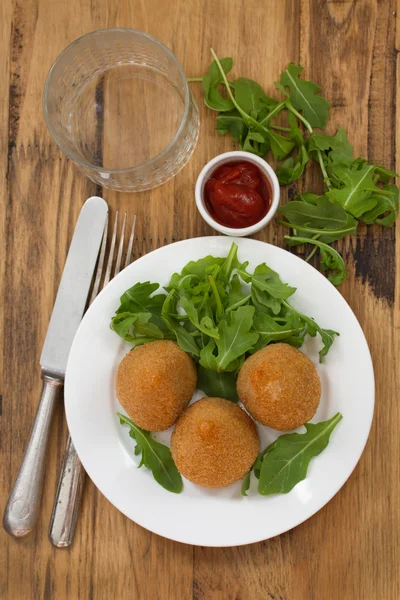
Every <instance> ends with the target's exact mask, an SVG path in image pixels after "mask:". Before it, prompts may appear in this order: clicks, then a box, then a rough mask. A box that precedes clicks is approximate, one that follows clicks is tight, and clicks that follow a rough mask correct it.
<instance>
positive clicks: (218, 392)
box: [197, 365, 239, 402]
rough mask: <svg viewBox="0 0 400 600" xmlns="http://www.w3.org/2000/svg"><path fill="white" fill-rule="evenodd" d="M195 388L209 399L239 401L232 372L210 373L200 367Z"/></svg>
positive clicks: (234, 376)
mask: <svg viewBox="0 0 400 600" xmlns="http://www.w3.org/2000/svg"><path fill="white" fill-rule="evenodd" d="M197 387H198V389H199V390H202V391H203V392H204V393H205V394H207V396H209V397H211V398H213V397H216V398H225V399H226V400H230V401H231V402H238V400H239V396H238V395H237V391H236V375H235V373H232V372H230V373H225V372H217V371H210V370H209V369H206V368H204V367H203V366H202V365H200V366H199V374H198V380H197Z"/></svg>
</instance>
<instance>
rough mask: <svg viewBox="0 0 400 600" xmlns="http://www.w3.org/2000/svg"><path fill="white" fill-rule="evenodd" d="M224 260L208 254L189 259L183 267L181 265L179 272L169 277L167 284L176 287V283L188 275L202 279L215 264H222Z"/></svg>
mask: <svg viewBox="0 0 400 600" xmlns="http://www.w3.org/2000/svg"><path fill="white" fill-rule="evenodd" d="M224 261H225V259H224V258H219V257H216V256H210V255H208V256H205V257H204V258H200V259H199V260H196V261H190V262H188V264H187V265H186V266H185V267H183V269H182V271H181V273H180V274H177V273H174V275H173V276H172V277H171V280H170V283H169V285H170V286H171V287H176V285H177V283H179V282H180V281H181V280H182V279H183V278H184V277H186V276H188V275H189V276H190V275H191V276H195V277H197V278H198V279H204V278H205V276H206V275H209V274H210V272H211V271H210V270H212V269H214V268H215V266H216V265H217V266H218V265H222V264H223V263H224Z"/></svg>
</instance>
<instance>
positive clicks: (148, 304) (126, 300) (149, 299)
mask: <svg viewBox="0 0 400 600" xmlns="http://www.w3.org/2000/svg"><path fill="white" fill-rule="evenodd" d="M159 287H160V285H159V284H158V283H150V282H149V281H146V282H145V283H136V284H135V285H134V286H133V287H131V288H129V289H128V290H127V291H126V292H125V293H124V294H122V296H121V298H120V302H121V304H120V306H119V308H118V310H117V311H116V314H119V313H127V312H129V313H151V322H152V323H154V325H157V327H158V328H159V329H161V331H164V332H166V331H167V328H166V327H165V324H164V322H163V321H162V319H161V308H162V305H163V304H164V300H165V298H166V296H165V294H156V295H154V296H152V294H153V292H155V291H156V290H157V289H158V288H159Z"/></svg>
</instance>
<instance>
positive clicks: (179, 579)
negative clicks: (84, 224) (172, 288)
mask: <svg viewBox="0 0 400 600" xmlns="http://www.w3.org/2000/svg"><path fill="white" fill-rule="evenodd" d="M399 18H400V7H399V13H398V15H396V2H395V1H394V0H393V1H391V0H380V1H378V0H359V1H357V2H356V1H355V0H353V1H351V0H349V1H347V0H331V1H325V0H246V2H244V1H242V0H203V1H196V0H166V1H164V2H162V1H161V2H160V1H159V0H118V1H117V0H91V1H90V0H66V1H65V2H56V1H52V0H14V1H12V0H2V2H1V3H0V27H1V36H0V56H1V57H2V60H1V63H0V69H1V74H0V86H1V89H0V92H1V93H0V143H1V152H0V160H1V169H0V186H1V204H0V206H1V208H0V210H1V216H2V218H1V232H2V233H1V238H2V240H3V241H4V246H5V249H6V254H5V255H4V254H2V259H1V261H0V269H1V281H2V285H3V295H2V299H3V302H2V307H3V308H4V310H3V313H2V317H3V326H4V334H3V337H2V344H3V351H2V355H3V358H4V360H3V378H2V382H1V388H0V392H1V394H2V398H3V404H2V416H1V419H0V427H1V438H0V439H1V452H2V458H1V462H0V482H1V506H0V508H1V512H3V508H4V505H5V502H6V498H7V495H8V491H9V489H10V487H11V484H12V482H13V480H14V478H15V476H16V474H17V471H18V467H19V465H20V461H21V457H22V455H23V452H24V448H25V444H26V441H27V439H28V435H29V431H30V427H31V424H32V420H33V417H34V413H35V410H36V406H37V400H38V397H39V393H40V385H41V384H40V369H39V356H40V351H41V347H42V343H43V339H44V336H45V332H46V328H47V324H48V321H49V317H50V314H51V310H52V306H53V301H54V297H55V293H56V290H57V287H58V283H59V280H60V276H61V272H62V269H63V265H64V261H65V257H66V253H67V249H68V246H69V243H70V240H71V236H72V232H73V229H74V225H75V221H76V219H77V216H78V213H79V210H80V207H81V205H82V203H83V201H84V200H85V199H86V198H87V197H88V196H91V195H93V194H94V193H97V194H103V196H104V198H105V199H106V200H107V202H108V204H109V206H110V209H111V211H115V209H117V208H120V209H123V210H125V209H126V210H129V211H132V212H135V213H136V214H137V215H138V223H137V235H136V241H135V247H134V252H135V257H138V256H140V255H142V254H144V253H146V252H149V251H150V250H153V249H154V248H157V247H158V246H160V245H163V244H167V243H170V242H173V241H176V240H180V239H184V238H190V237H193V236H201V235H207V234H210V233H212V232H211V230H210V229H209V228H208V227H207V226H206V225H205V224H204V222H203V221H202V220H201V218H200V216H199V214H198V213H197V211H196V210H195V208H194V200H193V189H194V182H195V179H196V176H197V174H198V172H199V170H200V168H201V167H202V165H203V164H204V163H205V162H206V161H207V160H208V159H210V158H211V157H213V156H214V155H216V154H218V153H220V152H222V151H225V150H229V149H232V142H231V140H230V139H224V138H221V137H219V136H218V135H216V132H215V116H214V114H212V113H211V112H210V111H209V110H208V109H206V108H205V107H204V106H203V104H202V98H201V90H200V87H199V85H198V84H194V86H193V93H194V95H195V97H196V99H197V101H198V104H199V107H200V114H201V120H202V125H201V134H200V140H199V143H198V146H197V148H196V150H195V153H194V155H193V157H192V159H191V161H190V162H189V164H188V165H187V166H186V167H185V168H184V169H183V171H182V172H181V173H179V175H178V176H177V177H176V178H175V179H173V180H172V181H170V182H168V183H167V184H166V185H164V186H162V187H160V188H158V189H155V190H153V191H152V192H145V193H139V194H136V195H129V194H117V193H114V192H110V191H107V190H101V189H96V187H95V185H94V184H92V183H91V182H90V181H88V180H87V179H85V177H83V176H82V175H81V174H80V173H78V172H77V170H76V169H75V167H74V166H73V164H72V163H71V162H70V161H69V160H67V159H66V157H65V156H64V155H63V154H62V153H61V151H60V150H59V149H58V147H57V146H56V145H55V143H54V142H53V140H52V139H51V137H50V135H49V133H48V132H47V129H46V126H45V124H44V121H43V116H42V108H41V94H42V89H43V84H44V80H45V77H46V74H47V72H48V69H49V67H50V65H51V63H52V61H53V60H54V58H55V57H56V56H57V55H58V53H59V52H60V51H61V50H62V49H63V48H64V47H65V46H66V45H67V44H69V43H70V42H71V41H72V40H74V39H75V38H77V37H79V36H80V35H82V34H84V33H86V32H89V31H91V30H94V29H99V28H103V27H114V26H125V27H134V28H138V29H141V30H144V31H147V32H149V33H151V34H153V35H155V36H156V37H157V38H159V39H160V40H162V41H163V42H164V43H165V44H167V45H168V46H169V47H170V48H171V49H172V50H173V52H174V53H175V54H176V56H177V57H178V59H179V60H180V61H181V63H182V64H183V67H184V70H185V72H186V73H187V74H188V75H193V76H194V75H199V74H203V73H204V72H205V70H206V68H207V67H208V65H209V63H210V52H209V48H210V46H213V47H214V48H215V49H216V50H217V52H218V54H219V56H226V55H228V56H233V58H234V60H235V67H234V69H235V70H234V73H235V74H236V75H239V74H240V75H243V76H248V77H252V78H254V79H256V80H257V81H259V82H260V83H261V84H262V85H263V86H264V88H265V90H266V92H267V93H270V94H273V93H274V88H273V84H272V82H273V81H274V80H276V79H277V77H278V75H279V73H280V71H281V70H282V69H283V68H284V67H285V66H286V65H287V63H288V62H289V61H292V60H293V61H295V62H299V63H300V64H302V65H303V66H304V67H305V69H306V71H305V72H306V75H307V77H308V78H309V79H312V80H313V81H317V82H318V83H319V84H320V85H321V86H322V88H323V90H324V95H325V96H326V97H327V98H328V99H330V100H331V102H332V108H331V113H330V114H331V118H330V124H329V129H330V131H331V132H334V131H335V130H336V128H337V127H338V126H344V127H346V128H347V129H348V132H349V136H350V140H351V142H352V143H353V144H354V146H355V150H356V152H358V153H359V154H361V155H363V156H368V157H369V158H370V159H373V160H374V161H377V162H378V163H382V164H385V165H386V166H388V167H391V168H395V166H396V164H395V162H396V161H395V150H396V144H398V143H399V142H400V138H399V135H398V134H396V104H397V106H398V107H400V101H399V100H398V98H397V94H398V90H399V89H400V88H399V86H398V83H397V78H399V77H400V71H399V70H398V69H397V64H398V61H397V52H398V48H399V44H400V38H399V34H398V35H397V38H396V25H397V24H398V23H399ZM396 84H397V87H396ZM396 99H397V102H396ZM397 110H398V111H400V108H398V109H397ZM399 116H400V112H399V113H398V117H399ZM398 131H400V130H398ZM399 169H400V160H398V161H397V170H398V171H399ZM311 185H314V187H315V182H314V178H313V173H310V172H307V174H306V176H305V177H304V178H303V179H302V180H301V181H299V182H298V183H297V184H295V185H291V186H290V187H289V189H288V188H284V189H283V191H282V195H283V199H284V200H286V199H287V198H288V196H290V197H291V196H292V195H293V194H295V193H296V191H297V190H303V189H304V190H305V189H307V188H308V187H309V186H311ZM257 237H258V239H262V240H267V241H270V242H272V243H274V244H277V245H282V239H283V230H282V228H281V227H280V226H278V225H277V224H273V225H271V226H270V227H268V228H267V229H266V230H265V231H263V232H262V233H261V234H259V235H258V236H257ZM398 241H399V240H398ZM4 246H3V249H4ZM340 249H341V251H342V252H343V253H344V257H345V260H346V262H347V264H348V267H349V271H350V276H349V277H348V279H347V280H346V281H345V282H344V283H343V285H342V286H341V288H340V291H341V293H342V294H343V296H344V297H345V298H346V300H347V301H348V302H349V304H350V306H351V307H352V309H353V310H354V312H355V314H356V315H357V317H358V319H359V320H360V322H361V325H362V327H363V329H364V331H365V334H366V336H367V339H368V342H369V345H370V348H371V352H372V357H373V361H374V365H375V374H376V391H377V395H376V412H375V418H374V422H373V426H372V432H371V435H370V438H369V441H368V444H367V448H366V450H365V452H364V454H363V456H362V458H361V460H360V462H359V464H358V466H357V468H356V469H355V471H354V473H353V474H352V476H351V477H350V479H349V481H348V482H347V483H346V485H345V486H344V487H343V489H342V490H341V491H340V492H339V493H338V494H337V495H336V496H335V497H334V498H333V500H332V501H331V502H330V503H329V504H328V505H327V506H326V507H325V508H323V509H322V510H321V511H320V512H319V513H318V514H317V515H315V516H314V517H312V518H311V519H310V520H309V521H307V522H306V523H303V524H302V525H300V526H299V527H297V528H296V529H294V530H293V531H289V532H288V533H286V534H284V535H281V536H279V537H276V538H274V539H271V540H268V541H266V542H262V543H259V544H255V545H251V546H247V547H242V548H228V549H207V548H194V547H190V546H185V545H182V544H178V543H174V542H171V541H168V540H165V539H162V538H160V537H158V536H156V535H153V534H151V533H149V532H148V531H146V530H144V529H142V528H141V527H139V526H137V525H135V524H134V523H132V522H131V521H129V520H128V519H126V518H125V517H124V516H122V514H120V513H119V512H118V511H117V510H116V509H115V508H113V506H111V505H110V504H109V503H108V502H107V500H106V499H105V498H103V496H102V495H101V494H100V493H99V492H98V491H97V490H96V489H95V487H94V485H93V484H92V483H91V482H90V481H88V482H87V484H86V487H85V491H84V496H83V502H82V510H81V515H80V519H79V523H78V526H77V531H76V537H75V541H74V544H73V546H72V547H71V548H70V549H68V550H56V549H55V548H53V547H52V546H51V545H50V543H49V541H48V539H47V529H48V523H49V517H50V512H51V507H52V503H53V498H54V492H55V488H56V482H57V474H58V471H59V467H60V461H61V455H62V451H63V448H64V443H65V439H66V435H67V430H66V424H65V417H64V411H63V407H62V406H61V405H60V406H59V408H58V409H57V414H56V417H55V420H54V424H53V429H52V434H51V443H50V449H49V453H48V464H47V472H46V481H45V491H44V497H43V506H42V511H41V515H40V519H39V522H38V524H37V527H36V529H35V532H34V533H32V534H31V535H30V536H28V537H26V538H23V539H20V540H15V539H11V538H9V537H8V536H7V535H6V534H5V533H4V531H1V533H0V540H1V549H0V597H1V598H4V599H9V600H19V599H24V600H28V599H33V600H38V599H41V598H43V599H53V598H54V599H57V600H58V599H63V598H68V599H69V600H75V599H78V598H79V599H82V600H83V599H86V598H87V599H89V598H90V599H106V600H108V599H116V600H120V599H123V598H129V599H135V600H136V599H139V600H155V599H160V600H188V599H189V598H190V599H192V598H193V600H214V599H218V600H242V599H246V600H248V599H249V600H267V599H270V600H278V599H279V600H329V599H332V600H333V599H335V600H336V599H341V600H375V599H376V600H378V599H380V600H398V599H399V598H400V569H399V565H400V550H399V549H400V538H399V529H400V518H399V515H400V502H399V495H400V484H399V478H400V471H399V464H400V434H399V423H400V409H399V407H400V402H399V390H400V375H399V373H400V370H399V366H398V361H399V358H400V335H399V325H400V319H399V315H400V313H399V301H400V296H399V294H400V288H399V284H400V278H399V277H400V269H399V268H396V266H397V265H398V262H397V261H398V252H397V253H396V233H395V228H392V229H384V230H382V229H381V228H379V227H369V228H366V227H364V228H360V230H359V235H358V236H357V238H355V237H354V238H352V239H348V240H346V242H345V244H344V245H342V246H341V247H340ZM396 259H397V260H396ZM321 301H322V302H323V299H322V298H321ZM348 400H349V402H351V398H349V399H348ZM194 518H195V516H194Z"/></svg>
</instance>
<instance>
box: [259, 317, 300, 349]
mask: <svg viewBox="0 0 400 600" xmlns="http://www.w3.org/2000/svg"><path fill="white" fill-rule="evenodd" d="M253 330H254V331H255V332H256V333H258V335H259V340H258V342H257V345H256V348H255V349H256V350H258V349H260V348H263V347H264V346H266V345H267V344H270V343H271V342H279V341H285V342H286V343H289V344H290V343H291V342H290V340H291V339H292V338H299V336H301V339H302V337H303V336H304V332H305V327H304V324H302V322H301V320H299V319H296V318H295V316H294V315H289V316H288V319H287V321H285V322H284V323H283V324H280V323H278V322H277V321H276V320H275V319H274V318H273V317H272V316H271V315H269V314H268V313H263V312H259V313H256V315H255V317H254V323H253ZM295 345H297V344H295ZM258 346H259V347H258Z"/></svg>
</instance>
